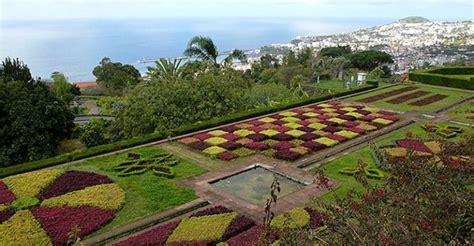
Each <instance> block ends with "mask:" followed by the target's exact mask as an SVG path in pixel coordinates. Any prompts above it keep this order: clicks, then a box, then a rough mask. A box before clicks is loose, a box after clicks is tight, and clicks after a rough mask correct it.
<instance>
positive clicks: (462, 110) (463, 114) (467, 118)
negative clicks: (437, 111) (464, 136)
mask: <svg viewBox="0 0 474 246" xmlns="http://www.w3.org/2000/svg"><path fill="white" fill-rule="evenodd" d="M446 114H447V115H448V116H449V117H451V118H452V119H453V120H455V121H459V122H463V123H468V124H474V100H469V101H467V102H464V103H462V104H460V105H458V106H456V107H454V108H453V109H451V110H449V111H448V112H447V113H446Z"/></svg>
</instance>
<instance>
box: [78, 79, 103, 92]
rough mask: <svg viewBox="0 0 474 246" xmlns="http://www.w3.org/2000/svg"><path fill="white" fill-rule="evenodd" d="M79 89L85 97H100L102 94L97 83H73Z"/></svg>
mask: <svg viewBox="0 0 474 246" xmlns="http://www.w3.org/2000/svg"><path fill="white" fill-rule="evenodd" d="M73 84H74V85H75V86H77V88H79V89H80V90H81V94H83V95H98V94H101V89H100V86H99V84H97V82H96V81H81V82H74V83H73Z"/></svg>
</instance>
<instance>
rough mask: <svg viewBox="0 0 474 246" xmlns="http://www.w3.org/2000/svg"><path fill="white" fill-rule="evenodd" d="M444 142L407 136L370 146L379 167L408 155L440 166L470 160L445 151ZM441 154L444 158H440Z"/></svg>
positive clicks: (467, 157) (394, 162)
mask: <svg viewBox="0 0 474 246" xmlns="http://www.w3.org/2000/svg"><path fill="white" fill-rule="evenodd" d="M445 144H448V143H447V142H443V141H440V140H423V139H419V138H407V139H401V140H397V141H395V142H394V143H392V144H387V145H382V146H379V147H376V146H372V154H373V157H374V159H375V160H376V162H377V164H378V165H379V166H380V167H383V166H385V165H387V164H396V163H397V162H398V161H400V160H402V159H404V158H406V157H408V156H410V158H420V159H425V160H431V161H432V163H434V164H436V165H442V166H446V165H448V166H449V165H451V164H452V162H469V161H470V157H469V156H463V155H453V154H451V153H446V151H445V148H444V145H445ZM470 151H471V153H469V155H472V154H474V153H473V152H472V150H470ZM442 156H444V157H445V158H442ZM446 157H447V158H446Z"/></svg>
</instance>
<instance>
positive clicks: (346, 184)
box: [312, 123, 474, 202]
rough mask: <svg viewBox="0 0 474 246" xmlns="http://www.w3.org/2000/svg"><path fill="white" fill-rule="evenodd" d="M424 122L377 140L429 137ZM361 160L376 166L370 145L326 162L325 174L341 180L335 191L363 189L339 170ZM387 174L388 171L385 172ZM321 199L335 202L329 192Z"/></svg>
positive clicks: (466, 129) (468, 129)
mask: <svg viewBox="0 0 474 246" xmlns="http://www.w3.org/2000/svg"><path fill="white" fill-rule="evenodd" d="M421 125H422V123H417V124H414V125H411V126H408V127H406V128H403V129H400V130H398V131H395V132H393V133H392V134H390V135H388V136H386V137H385V138H382V139H380V140H377V141H376V143H377V144H386V143H389V142H391V141H394V140H397V139H402V138H404V137H405V134H406V133H407V132H411V133H413V134H414V135H417V136H420V137H427V136H428V133H427V132H426V131H425V130H424V129H422V128H421ZM439 125H440V126H441V127H445V126H447V125H453V124H448V123H443V124H439ZM462 128H463V130H464V132H465V133H466V134H474V128H472V127H462ZM461 138H462V135H459V136H457V137H455V138H452V139H450V140H449V141H459V140H460V139H461ZM359 160H361V161H363V162H365V163H367V164H369V167H375V162H374V160H373V159H372V156H371V151H370V148H369V147H368V146H365V147H363V148H362V149H359V150H357V151H353V152H351V153H349V154H347V155H344V156H342V157H339V158H337V159H335V160H332V161H330V162H328V163H326V164H324V165H323V166H322V167H321V168H322V169H323V170H324V172H325V174H326V175H327V176H329V177H331V178H333V179H336V180H337V181H339V182H340V184H339V186H338V187H337V188H336V189H335V190H334V191H335V193H336V194H337V195H338V196H340V197H344V196H345V195H346V194H347V193H348V192H349V191H350V190H352V189H353V190H355V191H363V190H364V188H363V187H362V185H360V184H359V183H358V182H357V181H356V180H355V179H354V178H353V177H352V176H348V175H344V174H340V173H339V170H340V169H342V168H344V167H357V163H358V161H359ZM316 170H318V168H315V169H313V170H312V172H316ZM385 174H386V175H387V173H385ZM370 182H371V183H372V184H377V183H378V182H380V181H378V180H375V179H371V180H370ZM321 199H323V200H325V201H328V202H335V198H334V195H333V194H332V193H331V192H329V193H326V194H324V195H322V196H321Z"/></svg>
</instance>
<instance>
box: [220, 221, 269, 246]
mask: <svg viewBox="0 0 474 246" xmlns="http://www.w3.org/2000/svg"><path fill="white" fill-rule="evenodd" d="M261 234H262V227H261V226H254V227H252V228H250V229H249V230H247V231H245V232H243V233H240V234H238V235H237V236H235V237H232V238H230V239H229V240H227V243H228V244H229V245H230V246H256V245H257V243H258V242H259V240H260V235H261Z"/></svg>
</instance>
